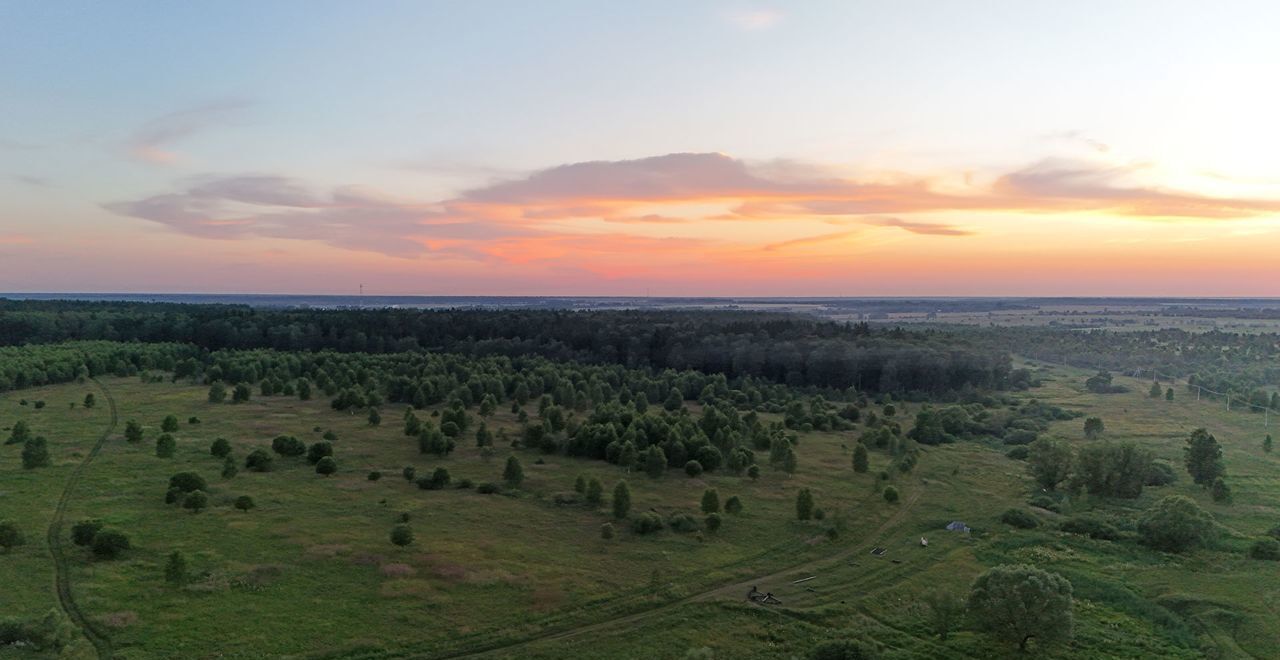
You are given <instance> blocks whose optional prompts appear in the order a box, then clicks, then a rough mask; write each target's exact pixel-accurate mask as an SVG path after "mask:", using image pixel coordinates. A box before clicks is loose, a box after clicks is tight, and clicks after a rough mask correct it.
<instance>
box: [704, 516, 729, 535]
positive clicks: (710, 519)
mask: <svg viewBox="0 0 1280 660" xmlns="http://www.w3.org/2000/svg"><path fill="white" fill-rule="evenodd" d="M723 523H724V520H723V519H722V518H721V517H720V514H719V513H708V514H707V517H706V519H705V520H704V521H703V524H704V525H705V526H706V528H707V531H708V532H711V533H712V534H714V533H716V532H717V531H719V529H720V525H721V524H723Z"/></svg>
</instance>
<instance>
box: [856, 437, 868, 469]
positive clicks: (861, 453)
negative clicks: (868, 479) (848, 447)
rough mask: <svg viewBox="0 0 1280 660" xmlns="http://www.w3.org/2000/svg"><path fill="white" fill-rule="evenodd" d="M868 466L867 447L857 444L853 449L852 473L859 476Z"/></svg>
mask: <svg viewBox="0 0 1280 660" xmlns="http://www.w3.org/2000/svg"><path fill="white" fill-rule="evenodd" d="M869 466H870V463H869V460H868V455H867V446H866V445H864V444H862V443H861V442H859V443H857V444H856V445H855V446H854V448H853V471H854V472H857V473H859V474H861V473H863V472H866V471H867V469H868V468H869Z"/></svg>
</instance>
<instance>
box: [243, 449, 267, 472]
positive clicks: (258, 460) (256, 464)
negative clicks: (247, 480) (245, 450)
mask: <svg viewBox="0 0 1280 660" xmlns="http://www.w3.org/2000/svg"><path fill="white" fill-rule="evenodd" d="M273 462H274V459H272V458H271V454H269V453H267V450H265V449H255V450H253V451H251V452H249V455H248V456H246V457H245V458H244V467H245V469H248V470H253V471H254V472H270V471H271V464H272V463H273Z"/></svg>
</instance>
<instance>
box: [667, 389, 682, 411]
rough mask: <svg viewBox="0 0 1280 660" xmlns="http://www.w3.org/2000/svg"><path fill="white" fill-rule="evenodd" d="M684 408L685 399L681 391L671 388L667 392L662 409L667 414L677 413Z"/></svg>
mask: <svg viewBox="0 0 1280 660" xmlns="http://www.w3.org/2000/svg"><path fill="white" fill-rule="evenodd" d="M683 406H684V397H683V396H681V394H680V390H678V389H676V388H674V387H673V388H671V390H670V391H669V392H667V398H666V399H665V400H664V401H663V402H662V407H663V409H665V410H666V411H667V412H675V411H677V410H679V409H680V408H681V407H683Z"/></svg>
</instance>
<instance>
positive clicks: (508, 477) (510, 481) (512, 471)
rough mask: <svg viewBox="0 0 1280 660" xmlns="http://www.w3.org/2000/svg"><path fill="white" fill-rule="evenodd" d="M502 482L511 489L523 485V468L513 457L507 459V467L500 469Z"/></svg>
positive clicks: (517, 459) (518, 460)
mask: <svg viewBox="0 0 1280 660" xmlns="http://www.w3.org/2000/svg"><path fill="white" fill-rule="evenodd" d="M502 480H503V481H505V482H507V485H508V486H511V487H512V488H519V487H520V484H522V483H524V466H523V465H521V464H520V459H519V458H516V457H515V456H508V457H507V465H506V467H504V468H503V469H502Z"/></svg>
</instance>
